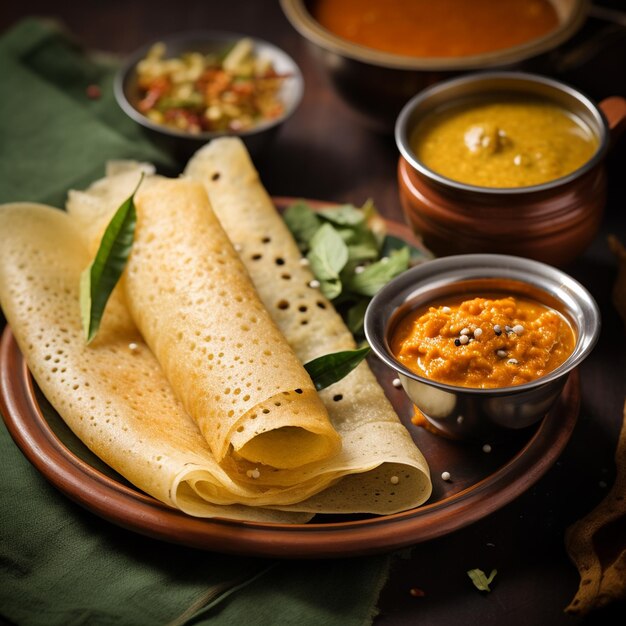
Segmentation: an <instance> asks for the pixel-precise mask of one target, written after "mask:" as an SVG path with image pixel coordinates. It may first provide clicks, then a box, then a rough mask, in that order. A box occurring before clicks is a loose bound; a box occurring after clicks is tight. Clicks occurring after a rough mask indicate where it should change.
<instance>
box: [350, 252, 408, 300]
mask: <svg viewBox="0 0 626 626" xmlns="http://www.w3.org/2000/svg"><path fill="white" fill-rule="evenodd" d="M409 259H410V254H409V249H408V248H407V247H406V246H405V247H404V248H401V249H399V250H392V252H391V254H390V255H389V256H388V257H383V258H382V259H380V261H376V263H372V264H371V265H368V266H367V267H366V268H365V269H364V270H363V271H362V272H361V273H360V274H353V275H352V276H350V278H349V280H348V287H349V288H350V289H351V290H352V291H354V292H355V293H358V294H361V295H364V296H373V295H375V294H376V293H377V292H378V291H380V289H381V288H382V287H384V286H385V285H386V284H387V283H388V282H389V281H390V280H391V279H392V278H395V277H396V276H397V275H398V274H400V273H401V272H404V271H405V270H406V269H407V268H408V267H409Z"/></svg>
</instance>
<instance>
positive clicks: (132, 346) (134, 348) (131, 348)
mask: <svg viewBox="0 0 626 626" xmlns="http://www.w3.org/2000/svg"><path fill="white" fill-rule="evenodd" d="M137 348H139V346H138V345H137V344H136V343H135V342H134V341H132V342H131V343H129V344H128V349H129V350H130V351H131V352H134V351H135V350H137Z"/></svg>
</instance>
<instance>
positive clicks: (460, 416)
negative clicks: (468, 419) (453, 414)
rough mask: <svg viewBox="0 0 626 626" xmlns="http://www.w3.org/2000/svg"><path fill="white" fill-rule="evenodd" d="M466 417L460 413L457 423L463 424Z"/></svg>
mask: <svg viewBox="0 0 626 626" xmlns="http://www.w3.org/2000/svg"><path fill="white" fill-rule="evenodd" d="M464 419H465V418H464V417H463V416H462V415H459V416H458V417H457V418H456V423H457V424H462V423H463V420H464Z"/></svg>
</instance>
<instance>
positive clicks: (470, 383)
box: [365, 254, 600, 439]
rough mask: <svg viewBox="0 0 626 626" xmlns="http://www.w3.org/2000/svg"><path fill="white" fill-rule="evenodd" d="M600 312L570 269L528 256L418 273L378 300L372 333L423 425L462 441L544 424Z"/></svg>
mask: <svg viewBox="0 0 626 626" xmlns="http://www.w3.org/2000/svg"><path fill="white" fill-rule="evenodd" d="M599 332H600V313H599V310H598V307H597V305H596V303H595V301H594V300H593V298H592V296H591V295H590V294H589V292H588V291H587V290H586V289H585V288H584V287H583V286H582V285H581V284H580V283H578V282H577V281H576V280H574V279H573V278H571V277H570V276H568V275H567V274H565V273H564V272H562V271H560V270H558V269H556V268H554V267H550V266H548V265H545V264H543V263H539V262H537V261H533V260H530V259H524V258H520V257H514V256H508V255H492V254H470V255H457V256H451V257H446V258H441V259H436V260H434V261H429V262H427V263H424V264H422V265H420V266H417V267H414V268H412V269H410V270H408V271H406V272H404V273H403V274H401V275H400V276H398V277H397V278H395V279H394V280H392V281H391V282H390V283H388V284H387V285H386V286H385V287H384V288H383V289H382V290H381V291H379V292H378V293H377V294H376V296H374V298H373V299H372V301H371V303H370V304H369V306H368V309H367V312H366V315H365V335H366V337H367V340H368V341H369V343H370V345H371V347H372V350H373V351H374V352H375V353H376V355H377V356H378V357H379V358H380V359H381V360H382V361H383V362H384V363H385V364H386V365H388V366H389V367H390V368H392V369H393V370H395V372H396V373H397V375H398V377H399V379H400V381H401V383H402V386H403V388H404V390H405V391H406V393H407V395H408V396H409V398H410V399H411V401H412V402H413V403H414V404H415V406H416V407H417V409H419V411H421V413H422V414H423V416H424V418H425V419H426V420H427V421H428V422H430V424H431V425H432V426H434V427H435V428H436V429H437V430H438V431H440V432H442V433H443V434H445V435H447V436H450V437H452V438H456V439H474V438H479V437H484V436H486V435H489V436H491V437H496V438H497V437H500V436H502V435H506V434H507V433H510V432H512V431H517V430H519V429H522V428H526V427H528V426H530V425H532V424H535V423H536V422H538V421H539V420H541V419H542V418H543V417H544V416H545V415H546V413H547V412H548V411H549V410H550V408H551V407H552V406H553V405H554V403H555V402H556V400H557V398H558V397H559V395H560V394H561V392H562V390H563V387H564V385H565V383H566V382H567V380H568V377H569V374H570V373H571V372H572V370H574V368H576V367H577V366H578V365H580V363H581V362H582V361H583V360H584V359H585V358H586V357H587V356H588V355H589V353H590V352H591V350H592V349H593V347H594V345H595V343H596V341H597V339H598V336H599Z"/></svg>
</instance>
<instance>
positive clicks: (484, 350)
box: [390, 296, 576, 389]
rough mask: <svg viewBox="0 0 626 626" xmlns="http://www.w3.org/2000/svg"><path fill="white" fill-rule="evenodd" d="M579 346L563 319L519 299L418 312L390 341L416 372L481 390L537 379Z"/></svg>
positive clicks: (479, 299)
mask: <svg viewBox="0 0 626 626" xmlns="http://www.w3.org/2000/svg"><path fill="white" fill-rule="evenodd" d="M575 344H576V337H575V335H574V331H573V330H572V327H571V326H570V324H569V323H568V322H567V320H566V319H565V318H564V317H563V315H561V314H560V313H559V312H557V311H555V310H554V309H551V308H549V307H547V306H545V305H543V304H541V303H539V302H537V301H534V300H530V299H525V298H520V297H513V296H502V297H498V296H494V297H477V298H473V299H471V300H463V301H461V300H457V301H451V302H447V303H445V304H441V305H437V306H428V307H422V308H418V309H416V310H414V311H412V312H411V313H409V314H408V315H406V316H405V317H403V318H402V319H401V320H400V321H399V323H398V324H397V326H396V328H395V329H394V331H393V334H392V336H391V340H390V347H391V351H392V352H393V354H394V355H395V356H396V358H397V359H398V360H399V361H400V362H401V363H402V364H403V365H404V366H405V367H407V368H408V369H410V370H411V371H413V372H415V373H416V374H418V375H420V376H423V377H425V378H429V379H431V380H435V381H438V382H441V383H447V384H450V385H456V386H460V387H472V388H480V389H491V388H499V387H510V386H514V385H522V384H524V383H527V382H530V381H532V380H536V379H537V378H540V377H541V376H544V375H545V374H547V373H549V372H551V371H552V370H554V369H555V368H557V367H558V366H559V365H561V364H562V363H563V362H564V361H565V360H566V359H567V358H568V357H569V355H570V354H571V353H572V352H573V350H574V346H575Z"/></svg>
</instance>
